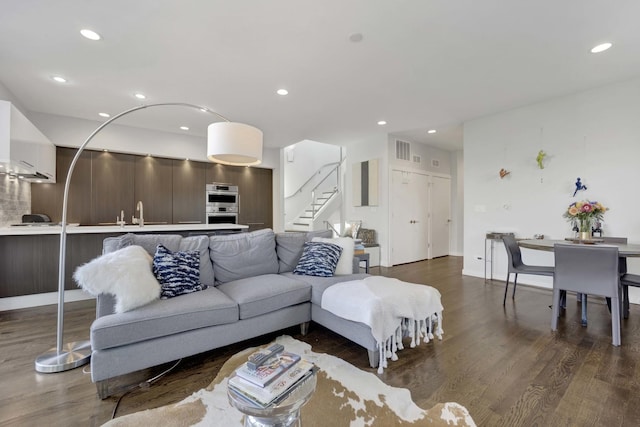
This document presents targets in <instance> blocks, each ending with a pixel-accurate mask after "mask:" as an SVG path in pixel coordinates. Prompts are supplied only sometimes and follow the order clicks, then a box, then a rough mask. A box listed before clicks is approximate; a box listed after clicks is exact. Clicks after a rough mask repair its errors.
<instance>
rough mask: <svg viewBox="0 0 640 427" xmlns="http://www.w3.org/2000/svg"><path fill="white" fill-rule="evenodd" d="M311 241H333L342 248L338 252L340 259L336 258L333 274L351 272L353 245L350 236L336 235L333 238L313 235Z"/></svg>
mask: <svg viewBox="0 0 640 427" xmlns="http://www.w3.org/2000/svg"><path fill="white" fill-rule="evenodd" d="M311 241H312V242H324V243H333V244H334V245H338V246H340V247H341V248H342V253H341V254H340V259H339V260H338V265H337V266H336V271H335V272H334V273H333V274H334V275H336V276H339V275H345V274H353V252H354V249H353V247H354V246H355V245H354V243H353V239H352V238H351V237H337V238H335V239H331V238H325V237H314V238H313V239H311Z"/></svg>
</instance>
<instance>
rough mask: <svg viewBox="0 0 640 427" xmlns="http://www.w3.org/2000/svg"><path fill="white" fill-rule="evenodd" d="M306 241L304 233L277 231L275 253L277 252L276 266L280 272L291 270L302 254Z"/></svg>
mask: <svg viewBox="0 0 640 427" xmlns="http://www.w3.org/2000/svg"><path fill="white" fill-rule="evenodd" d="M306 241H307V235H306V234H305V233H295V232H288V233H277V234H276V253H277V254H278V266H279V270H278V272H280V273H287V272H289V271H293V269H294V268H296V265H298V261H299V260H300V257H301V256H302V248H303V246H304V242H306Z"/></svg>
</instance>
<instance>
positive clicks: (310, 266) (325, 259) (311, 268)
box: [293, 242, 342, 277]
mask: <svg viewBox="0 0 640 427" xmlns="http://www.w3.org/2000/svg"><path fill="white" fill-rule="evenodd" d="M341 252H342V247H340V246H338V245H336V244H333V243H325V242H305V244H304V247H303V249H302V256H301V257H300V261H298V265H296V268H295V269H294V270H293V274H304V275H306V276H321V277H331V276H333V273H334V272H335V271H336V266H337V265H338V260H339V259H340V253H341Z"/></svg>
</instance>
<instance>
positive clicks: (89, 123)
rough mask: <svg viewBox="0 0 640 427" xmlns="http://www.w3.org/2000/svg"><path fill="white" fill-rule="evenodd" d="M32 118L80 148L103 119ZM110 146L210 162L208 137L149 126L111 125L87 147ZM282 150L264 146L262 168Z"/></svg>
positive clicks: (54, 137)
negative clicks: (147, 127) (154, 128)
mask: <svg viewBox="0 0 640 427" xmlns="http://www.w3.org/2000/svg"><path fill="white" fill-rule="evenodd" d="M30 117H31V120H32V121H33V122H34V124H35V125H36V127H38V129H40V130H41V131H42V133H44V134H45V135H46V136H47V137H48V138H49V139H50V140H51V141H52V142H53V143H54V144H55V145H56V146H62V147H79V146H80V145H81V144H82V143H83V142H84V141H85V140H86V139H87V137H88V136H89V135H90V134H91V132H93V131H94V130H95V129H96V128H97V127H98V126H100V124H102V122H99V121H94V120H85V119H78V118H73V117H66V116H57V115H53V114H43V113H31V114H30ZM105 148H106V149H109V150H112V151H115V152H118V153H128V154H140V155H145V154H148V153H150V154H152V155H154V156H158V157H167V158H174V159H184V158H189V159H191V160H198V161H203V162H206V161H208V160H207V141H206V138H205V137H195V136H189V135H181V134H177V133H168V132H159V131H154V130H149V129H142V128H136V127H132V126H123V125H119V124H117V122H114V123H111V124H109V126H107V127H105V128H104V129H103V130H102V131H101V132H100V133H99V134H97V135H96V136H95V138H94V139H93V140H92V141H91V142H90V143H89V145H88V146H87V149H92V150H99V149H105ZM278 151H279V150H278V149H264V153H263V161H262V164H261V165H260V167H266V168H274V167H277V166H278V165H279V154H278Z"/></svg>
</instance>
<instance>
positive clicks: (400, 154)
mask: <svg viewBox="0 0 640 427" xmlns="http://www.w3.org/2000/svg"><path fill="white" fill-rule="evenodd" d="M396 159H398V160H406V161H410V160H411V144H410V143H408V142H405V141H400V140H399V139H396Z"/></svg>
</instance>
